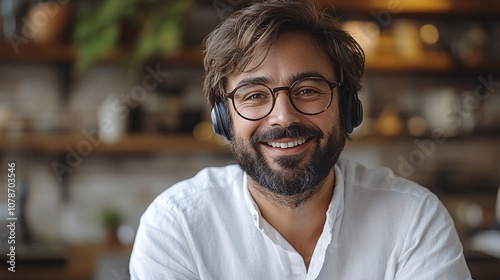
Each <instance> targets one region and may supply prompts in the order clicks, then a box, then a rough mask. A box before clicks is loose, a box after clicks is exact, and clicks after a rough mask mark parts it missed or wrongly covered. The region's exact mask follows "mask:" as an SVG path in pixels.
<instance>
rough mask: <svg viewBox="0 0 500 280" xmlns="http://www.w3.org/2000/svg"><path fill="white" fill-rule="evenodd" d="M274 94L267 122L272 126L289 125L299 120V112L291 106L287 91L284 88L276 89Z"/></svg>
mask: <svg viewBox="0 0 500 280" xmlns="http://www.w3.org/2000/svg"><path fill="white" fill-rule="evenodd" d="M275 96H276V100H275V103H274V108H273V110H272V111H271V113H270V114H269V116H268V118H267V121H268V123H269V124H270V125H272V126H274V125H279V126H281V127H289V126H290V125H292V124H295V123H298V122H300V113H299V112H298V111H297V110H295V108H294V107H293V105H292V102H291V101H290V98H289V97H288V92H287V91H286V90H281V91H277V92H275Z"/></svg>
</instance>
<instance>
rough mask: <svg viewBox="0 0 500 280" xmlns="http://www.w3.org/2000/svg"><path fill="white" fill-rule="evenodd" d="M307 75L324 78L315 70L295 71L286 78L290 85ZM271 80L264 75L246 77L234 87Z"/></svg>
mask: <svg viewBox="0 0 500 280" xmlns="http://www.w3.org/2000/svg"><path fill="white" fill-rule="evenodd" d="M307 77H318V78H323V79H325V77H324V76H323V75H322V74H321V73H319V72H316V71H307V72H301V73H297V74H295V75H293V76H291V77H290V78H289V79H288V81H287V82H288V84H289V85H291V84H293V83H294V82H295V81H297V80H300V79H303V78H307ZM271 82H272V80H271V79H270V78H269V77H264V76H257V77H246V78H244V79H243V80H241V81H239V82H238V84H237V85H236V87H239V86H242V85H246V84H265V85H269V84H270V83H271Z"/></svg>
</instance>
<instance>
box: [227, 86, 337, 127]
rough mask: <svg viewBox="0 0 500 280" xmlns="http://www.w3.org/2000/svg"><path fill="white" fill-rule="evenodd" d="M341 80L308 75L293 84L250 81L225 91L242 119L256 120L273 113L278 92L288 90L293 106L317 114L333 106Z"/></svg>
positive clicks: (310, 113)
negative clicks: (274, 85)
mask: <svg viewBox="0 0 500 280" xmlns="http://www.w3.org/2000/svg"><path fill="white" fill-rule="evenodd" d="M340 86H342V83H334V82H330V81H328V80H326V79H324V78H322V77H306V78H302V79H300V80H297V81H295V82H294V83H293V84H292V85H291V86H290V87H277V88H274V89H271V88H269V87H268V86H267V85H265V84H260V83H248V84H243V85H240V86H238V87H237V88H235V89H234V90H233V91H231V92H230V93H228V94H226V97H227V98H230V99H232V100H233V102H232V103H233V107H234V110H236V112H237V113H238V115H240V116H241V117H242V118H244V119H247V120H250V121H257V120H260V119H263V118H265V117H266V116H267V115H269V114H270V113H271V111H272V110H273V108H274V104H275V103H276V94H277V92H279V91H282V90H286V91H287V92H288V98H289V99H290V102H291V103H292V106H293V107H294V108H295V110H297V111H298V112H300V113H302V114H305V115H317V114H320V113H323V112H324V111H326V109H328V107H330V104H332V100H333V89H334V88H336V87H340Z"/></svg>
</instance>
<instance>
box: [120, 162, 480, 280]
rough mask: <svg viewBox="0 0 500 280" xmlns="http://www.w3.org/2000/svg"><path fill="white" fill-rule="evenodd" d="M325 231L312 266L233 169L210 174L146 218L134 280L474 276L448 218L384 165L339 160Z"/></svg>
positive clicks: (161, 199)
mask: <svg viewBox="0 0 500 280" xmlns="http://www.w3.org/2000/svg"><path fill="white" fill-rule="evenodd" d="M335 181H336V182H335V191H334V195H333V197H332V200H331V203H330V205H329V207H328V211H327V213H326V222H325V225H324V227H323V232H322V234H321V236H320V238H319V240H318V242H317V244H316V247H315V249H314V253H313V256H312V259H311V262H310V265H309V269H306V266H305V264H304V261H303V259H302V257H301V255H300V254H299V253H298V252H297V251H296V250H295V249H294V248H293V247H292V246H291V245H290V244H289V243H288V242H287V241H286V240H285V239H284V238H283V237H282V236H281V235H280V233H279V232H278V231H277V230H275V229H274V228H273V227H272V226H271V225H270V224H269V223H268V222H267V221H266V220H265V219H264V218H263V217H262V216H261V214H260V212H259V208H258V207H257V205H256V203H255V201H254V200H253V199H252V196H251V195H250V192H249V190H248V186H247V180H246V174H245V173H244V172H243V171H242V170H241V169H240V167H239V166H237V165H230V166H226V167H217V168H206V169H204V170H202V171H200V172H199V173H198V174H197V175H196V176H195V177H193V178H191V179H188V180H185V181H182V182H179V183H177V184H175V185H174V186H172V187H171V188H169V189H167V190H166V191H165V192H163V193H162V194H161V195H159V196H158V197H157V198H156V199H155V200H154V202H153V203H152V204H151V205H150V206H149V207H148V209H147V210H146V211H145V213H144V214H143V216H142V218H141V222H140V226H139V229H138V232H137V236H136V240H135V244H134V248H133V251H132V255H131V259H130V272H131V277H132V279H147V280H151V279H168V280H177V279H203V280H205V279H207V280H208V279H214V280H244V279H255V280H261V279H262V280H274V279H276V280H289V279H290V280H293V279H301V280H312V279H318V280H323V279H348V280H355V279H370V280H373V279H385V280H389V279H408V280H418V279H425V280H430V279H439V280H445V279H450V280H451V279H453V280H457V279H471V277H470V273H469V270H468V268H467V265H466V263H465V259H464V256H463V252H462V246H461V244H460V241H459V239H458V236H457V234H456V231H455V228H454V224H453V221H452V219H451V218H450V216H449V214H448V212H447V211H446V209H445V208H444V207H443V205H442V204H441V203H440V202H439V200H438V198H437V197H436V196H435V195H434V194H432V193H431V192H430V191H428V190H427V189H425V188H423V187H421V186H419V185H417V184H415V183H413V182H411V181H408V180H406V179H403V178H400V177H396V176H394V175H393V173H392V172H391V171H390V170H389V169H387V168H377V169H367V168H365V167H363V166H361V165H359V164H356V163H353V162H348V161H343V160H341V161H339V162H338V163H337V164H336V165H335Z"/></svg>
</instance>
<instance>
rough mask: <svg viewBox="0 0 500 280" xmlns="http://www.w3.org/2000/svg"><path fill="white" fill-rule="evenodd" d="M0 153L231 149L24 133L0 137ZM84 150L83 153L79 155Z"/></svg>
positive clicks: (150, 137) (176, 140) (158, 138)
mask: <svg viewBox="0 0 500 280" xmlns="http://www.w3.org/2000/svg"><path fill="white" fill-rule="evenodd" d="M0 151H5V152H36V153H68V152H70V151H76V152H77V153H78V152H79V153H81V154H83V155H86V154H87V153H88V154H92V153H99V154H105V153H162V152H168V153H185V154H189V153H199V152H207V153H227V152H229V147H228V146H227V145H225V144H224V143H223V142H219V141H218V140H215V139H214V140H209V141H198V140H196V139H194V137H193V136H191V135H189V134H146V133H144V134H128V135H126V136H125V137H123V138H122V139H121V140H120V141H118V142H116V143H114V144H106V143H103V142H100V141H97V140H96V139H90V138H87V137H85V136H84V135H82V134H36V133H33V134H21V135H18V136H6V135H2V136H0ZM80 151H81V152H80Z"/></svg>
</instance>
